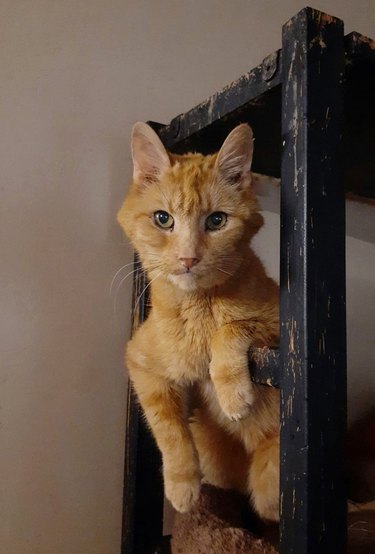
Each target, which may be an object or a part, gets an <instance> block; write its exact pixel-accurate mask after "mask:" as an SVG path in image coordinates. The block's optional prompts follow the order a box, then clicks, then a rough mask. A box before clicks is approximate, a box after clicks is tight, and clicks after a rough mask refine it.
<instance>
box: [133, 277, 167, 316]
mask: <svg viewBox="0 0 375 554" xmlns="http://www.w3.org/2000/svg"><path fill="white" fill-rule="evenodd" d="M161 274H162V271H160V272H159V273H158V274H157V275H156V277H154V278H153V279H151V281H149V282H148V283H147V285H146V286H145V288H144V289H143V291H142V292H141V294H140V295H139V296H138V299H137V302H136V303H135V306H134V308H133V313H135V311H136V309H137V306H138V304H139V302H140V300H141V298H142V296H143V295H144V293H145V292H146V290H147V289H148V287H149V286H150V285H151V283H153V282H154V281H155V279H157V278H158V277H160V275H161Z"/></svg>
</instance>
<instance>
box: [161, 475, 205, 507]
mask: <svg viewBox="0 0 375 554" xmlns="http://www.w3.org/2000/svg"><path fill="white" fill-rule="evenodd" d="M200 488H201V480H200V477H199V476H198V475H194V476H192V477H191V476H190V477H184V476H181V477H180V478H176V476H174V477H168V476H167V475H165V476H164V490H165V496H166V497H167V498H168V500H169V501H170V503H171V504H172V506H173V507H174V509H175V510H177V511H178V512H181V513H185V512H188V511H189V510H190V509H191V508H192V507H193V505H194V504H195V502H196V501H197V500H198V498H199V493H200Z"/></svg>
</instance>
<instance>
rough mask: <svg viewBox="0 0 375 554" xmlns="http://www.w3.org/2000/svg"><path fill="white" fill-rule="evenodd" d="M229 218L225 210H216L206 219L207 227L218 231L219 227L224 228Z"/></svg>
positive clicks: (209, 229)
mask: <svg viewBox="0 0 375 554" xmlns="http://www.w3.org/2000/svg"><path fill="white" fill-rule="evenodd" d="M227 219H228V216H227V214H225V213H224V212H214V213H213V214H211V215H209V216H208V218H207V219H206V229H207V230H208V231H217V230H218V229H222V227H224V225H225V224H226V222H227Z"/></svg>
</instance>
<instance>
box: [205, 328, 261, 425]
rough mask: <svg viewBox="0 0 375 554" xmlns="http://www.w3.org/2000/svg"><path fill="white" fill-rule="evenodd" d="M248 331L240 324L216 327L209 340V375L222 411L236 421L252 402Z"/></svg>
mask: <svg viewBox="0 0 375 554" xmlns="http://www.w3.org/2000/svg"><path fill="white" fill-rule="evenodd" d="M250 344H251V338H250V337H249V333H248V328H247V326H244V325H243V323H242V322H234V323H229V324H227V325H223V326H222V327H219V329H218V330H217V331H216V333H215V334H214V336H213V338H212V343H211V363H210V376H211V380H212V382H213V384H214V387H215V390H216V394H217V398H218V401H219V404H220V406H221V409H222V410H223V412H224V413H225V414H226V415H227V416H228V417H229V418H230V419H232V420H234V421H237V420H239V419H242V418H243V417H245V416H247V415H248V413H249V411H250V407H251V405H252V404H253V402H254V390H253V385H252V382H251V379H250V374H249V361H248V349H249V346H250Z"/></svg>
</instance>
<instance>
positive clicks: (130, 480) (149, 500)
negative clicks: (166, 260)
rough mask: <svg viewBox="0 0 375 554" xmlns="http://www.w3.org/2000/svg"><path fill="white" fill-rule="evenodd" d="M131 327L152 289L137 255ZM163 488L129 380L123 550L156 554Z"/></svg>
mask: <svg viewBox="0 0 375 554" xmlns="http://www.w3.org/2000/svg"><path fill="white" fill-rule="evenodd" d="M134 268H135V269H136V272H135V274H134V279H133V303H132V304H133V311H132V330H133V332H134V331H135V329H137V327H138V326H139V325H140V324H141V323H142V322H143V321H144V320H145V319H146V317H147V311H148V303H149V294H148V293H149V290H148V289H147V288H146V287H147V280H146V275H145V273H144V272H143V270H142V267H141V265H140V263H139V259H138V256H137V255H135V257H134ZM163 501H164V489H163V479H162V473H161V458H160V454H159V451H158V449H157V447H156V444H155V441H154V439H153V437H152V434H151V432H150V431H149V429H148V427H147V424H146V422H145V420H144V417H143V413H142V410H141V408H140V406H139V404H138V402H137V398H136V395H135V393H134V391H133V389H132V386H131V383H130V382H129V383H128V397H127V415H126V435H125V461H124V493H123V521H122V543H121V552H122V554H154V553H155V552H156V551H157V550H158V548H159V547H160V545H162V544H164V543H165V540H163Z"/></svg>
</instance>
